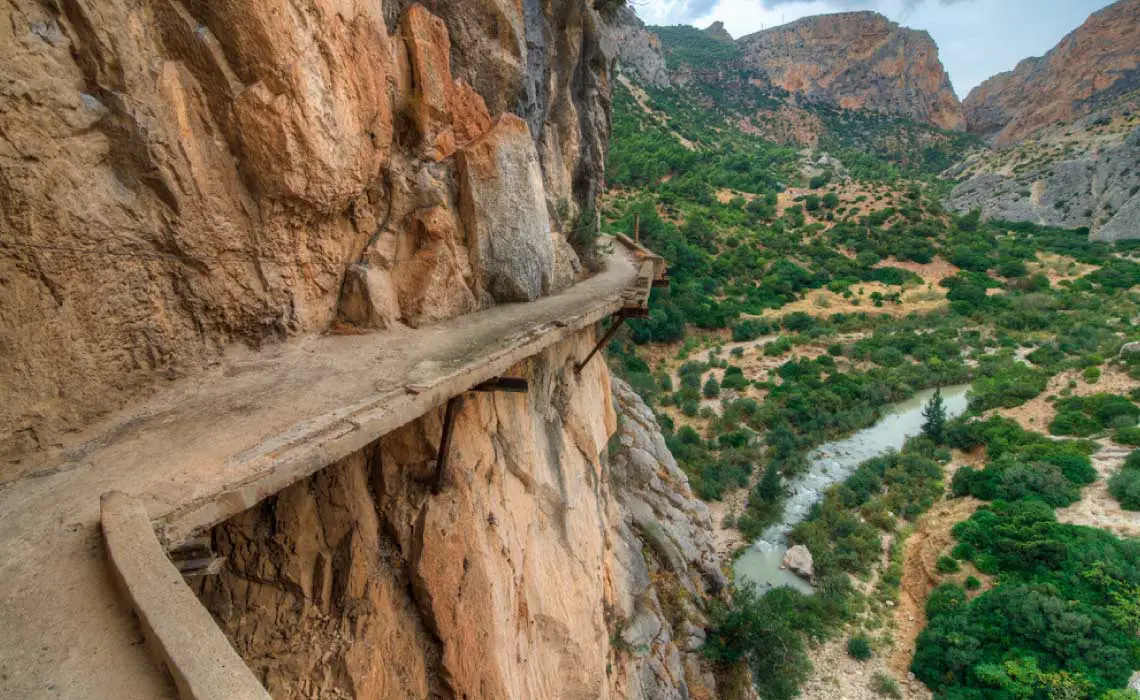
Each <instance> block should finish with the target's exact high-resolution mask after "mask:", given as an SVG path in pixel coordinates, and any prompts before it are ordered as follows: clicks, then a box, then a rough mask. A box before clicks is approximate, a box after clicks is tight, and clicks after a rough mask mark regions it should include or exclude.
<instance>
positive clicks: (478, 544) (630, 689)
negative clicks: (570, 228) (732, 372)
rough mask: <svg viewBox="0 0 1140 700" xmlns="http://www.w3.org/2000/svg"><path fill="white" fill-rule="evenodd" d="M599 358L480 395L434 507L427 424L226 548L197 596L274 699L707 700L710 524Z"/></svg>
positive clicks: (352, 463)
mask: <svg viewBox="0 0 1140 700" xmlns="http://www.w3.org/2000/svg"><path fill="white" fill-rule="evenodd" d="M590 341H591V338H590V337H587V336H586V335H583V336H579V337H578V338H577V339H576V340H573V341H568V342H566V343H563V344H562V345H559V346H556V347H554V348H552V349H550V350H548V351H547V352H546V353H544V354H543V355H541V356H539V357H535V358H533V359H532V360H530V361H528V362H526V363H524V364H523V365H521V366H519V367H516V368H514V369H513V370H512V372H511V374H512V375H514V376H525V377H527V378H528V379H529V380H530V386H531V390H530V393H529V394H527V395H518V394H501V395H488V394H479V395H471V397H470V398H469V399H467V401H466V402H465V404H464V405H463V407H462V409H461V410H460V412H459V414H458V419H457V421H456V424H455V430H454V433H453V437H452V440H453V441H452V446H451V451H450V460H449V465H448V469H447V473H446V474H445V475H444V479H443V480H442V482H441V483H440V487H439V488H438V490H436V491H433V487H434V486H435V485H436V483H437V482H436V474H435V469H434V465H435V459H436V456H437V454H436V451H437V449H438V440H439V434H440V429H441V426H440V417H439V416H438V415H432V416H428V417H426V418H425V419H422V420H418V421H415V422H413V423H411V424H409V425H408V426H405V427H404V428H402V429H400V430H399V431H397V432H395V433H392V434H390V435H388V436H386V437H384V438H382V439H381V440H380V441H379V442H377V443H376V444H374V445H372V446H371V447H369V448H368V449H366V450H365V451H363V452H361V453H359V454H357V455H354V456H353V457H351V458H349V459H346V460H343V461H342V462H340V463H338V464H335V465H333V466H331V467H330V468H328V469H326V470H324V471H322V472H320V473H318V474H317V475H315V476H314V477H312V478H310V479H308V480H306V481H304V482H302V483H299V484H297V485H295V486H293V487H291V488H289V489H288V490H286V491H284V492H282V493H280V494H278V495H277V496H275V497H273V498H271V499H269V500H268V501H266V502H265V503H263V504H262V505H261V506H259V507H257V508H255V509H254V510H251V511H249V512H247V513H246V514H245V515H243V516H241V517H239V518H237V519H235V520H234V521H231V522H230V523H227V524H224V525H222V526H219V527H218V528H217V529H216V530H215V532H214V540H215V546H216V548H217V551H218V552H219V553H221V554H223V555H225V556H226V557H227V567H226V569H225V571H224V572H223V573H222V574H221V575H220V576H218V577H215V578H210V579H207V580H206V581H205V583H204V584H202V586H201V590H200V596H201V598H202V600H203V602H204V603H205V604H206V605H207V606H208V607H209V608H210V610H211V611H212V612H213V613H214V615H215V616H216V617H217V619H218V620H219V622H220V624H221V625H222V626H223V628H224V629H225V631H226V632H227V634H228V635H229V636H230V638H231V639H232V641H233V642H234V645H235V647H236V648H237V649H238V650H239V652H240V653H241V654H242V655H243V656H244V657H245V659H246V660H247V663H249V665H250V666H251V668H253V669H254V671H255V673H257V674H258V675H259V676H260V677H261V678H262V679H263V680H264V682H265V683H266V686H267V688H268V689H269V690H270V692H271V693H272V694H273V695H274V697H276V698H281V699H285V698H354V699H359V700H364V699H366V698H377V699H380V698H385V699H387V698H397V697H400V698H485V699H488V700H489V699H493V698H526V699H527V700H532V699H533V700H540V699H541V698H583V699H586V698H589V699H590V700H595V699H597V698H644V699H646V700H649V699H657V698H660V699H666V698H668V699H673V698H678V699H679V698H689V697H710V693H711V692H712V685H713V681H712V679H711V678H709V677H708V676H707V673H706V672H705V670H704V669H703V668H702V665H701V661H700V657H699V655H697V654H695V653H694V652H695V651H696V650H697V648H698V647H699V646H700V645H701V643H702V642H703V637H704V635H703V630H702V627H701V625H702V622H703V617H702V612H701V609H702V604H703V600H704V598H705V596H706V595H708V594H711V593H713V592H715V591H716V590H717V589H718V588H719V587H720V585H721V584H722V578H721V574H720V571H719V568H718V563H717V559H716V554H715V550H714V548H713V545H712V542H711V541H710V539H709V535H708V532H709V521H708V519H709V515H708V511H707V509H706V508H705V506H704V505H703V504H701V503H700V502H699V501H697V500H696V499H695V498H694V497H693V496H692V494H691V492H690V491H689V489H688V482H687V480H686V479H685V476H684V474H683V473H682V472H681V471H680V470H679V469H677V467H676V465H675V463H673V461H672V458H671V457H670V456H669V453H668V451H667V450H666V449H665V446H664V441H663V439H662V437H661V434H660V432H659V430H658V429H657V426H656V424H655V422H654V421H653V418H652V414H651V412H650V411H649V410H648V408H647V407H646V406H645V405H644V403H642V402H641V400H640V399H639V398H637V396H636V395H635V394H633V392H632V391H631V390H630V389H629V388H628V387H626V386H624V385H622V384H621V383H620V382H617V381H616V380H615V381H614V384H613V387H612V398H611V385H610V384H611V382H610V378H609V374H608V372H607V370H606V368H605V366H604V364H602V363H600V362H595V363H593V364H591V365H590V366H589V367H587V368H586V369H585V370H584V371H583V372H582V374H581V376H580V377H579V376H577V375H576V374H575V372H574V370H573V363H574V361H575V360H576V359H577V358H578V357H580V356H581V355H582V353H584V352H585V351H587V350H588V348H589V345H590ZM615 431H616V435H614V433H615ZM611 435H614V437H613V439H612V440H611ZM607 445H608V447H607Z"/></svg>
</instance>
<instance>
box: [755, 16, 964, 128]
mask: <svg viewBox="0 0 1140 700" xmlns="http://www.w3.org/2000/svg"><path fill="white" fill-rule="evenodd" d="M737 46H739V47H740V51H741V57H742V62H743V65H744V66H745V67H746V68H747V69H749V70H751V71H754V72H755V74H756V77H757V78H758V79H759V80H762V81H763V82H765V83H767V84H769V85H772V86H774V87H777V88H781V89H783V90H786V91H788V92H790V93H793V94H798V95H802V96H803V97H804V98H806V99H807V100H809V101H812V102H818V103H822V104H827V105H831V106H834V107H841V108H844V109H865V110H870V111H875V112H882V113H884V114H890V115H893V116H900V117H906V118H909V119H913V120H915V121H919V122H926V123H928V124H933V125H935V126H939V127H942V128H943V129H953V130H958V131H961V130H964V129H965V125H966V121H965V117H964V115H963V113H962V105H961V104H960V103H959V102H958V97H957V96H956V95H955V94H954V90H953V88H952V87H951V85H950V77H949V76H948V75H947V74H946V70H945V69H944V68H943V66H942V61H941V60H940V59H939V58H938V46H937V45H936V44H935V43H934V40H933V39H931V38H930V35H929V34H927V33H926V32H922V31H915V30H913V29H908V28H906V27H901V26H899V25H898V24H896V23H894V22H891V21H890V20H888V19H887V18H886V17H883V16H882V15H880V14H878V13H875V12H844V13H837V14H831V15H820V16H817V17H806V18H804V19H801V20H797V21H795V22H791V23H789V24H786V25H783V26H779V27H773V28H772V29H766V30H764V31H761V32H757V33H755V34H751V35H749V36H746V37H742V38H741V39H738V40H737Z"/></svg>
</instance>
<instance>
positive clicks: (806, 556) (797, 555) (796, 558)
mask: <svg viewBox="0 0 1140 700" xmlns="http://www.w3.org/2000/svg"><path fill="white" fill-rule="evenodd" d="M784 568H786V569H788V570H789V571H791V572H792V573H794V574H796V575H798V576H802V577H804V578H806V579H807V580H809V581H810V580H812V579H813V578H815V560H814V559H813V558H812V556H811V550H809V549H808V548H807V547H805V546H803V545H802V544H797V545H796V546H795V547H792V548H791V549H789V550H788V553H787V554H785V555H784Z"/></svg>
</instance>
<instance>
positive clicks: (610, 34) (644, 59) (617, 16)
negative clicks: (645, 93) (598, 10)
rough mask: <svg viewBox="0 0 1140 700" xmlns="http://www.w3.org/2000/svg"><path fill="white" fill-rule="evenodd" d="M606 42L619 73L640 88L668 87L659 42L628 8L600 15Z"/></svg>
mask: <svg viewBox="0 0 1140 700" xmlns="http://www.w3.org/2000/svg"><path fill="white" fill-rule="evenodd" d="M603 21H604V23H605V28H606V30H605V35H606V40H607V42H608V43H609V45H610V46H611V47H612V48H611V52H612V53H614V54H616V55H617V57H618V60H617V63H618V67H619V68H620V70H621V71H622V72H623V73H625V74H626V75H627V76H628V77H630V78H631V79H633V80H634V81H635V82H637V83H638V84H640V85H650V86H653V87H656V88H664V87H669V69H668V68H666V66H665V57H664V56H663V55H662V54H661V40H660V39H659V38H658V37H657V35H656V34H654V33H653V32H651V31H649V30H648V29H646V28H645V24H644V23H643V22H642V21H641V20H640V19H639V18H638V17H637V15H636V14H635V13H634V11H633V10H632V9H630V8H629V7H625V6H623V7H620V8H618V9H617V10H616V11H615V12H614V13H613V14H612V15H611V16H608V17H606V16H603Z"/></svg>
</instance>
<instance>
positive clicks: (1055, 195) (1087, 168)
mask: <svg viewBox="0 0 1140 700" xmlns="http://www.w3.org/2000/svg"><path fill="white" fill-rule="evenodd" d="M1136 163H1140V127H1138V128H1136V129H1134V130H1133V131H1132V133H1131V134H1130V135H1129V136H1128V137H1127V138H1126V139H1124V141H1123V142H1121V143H1119V144H1117V145H1107V146H1104V147H1101V148H1100V149H1099V150H1095V151H1090V152H1088V153H1086V154H1083V155H1078V156H1076V157H1074V158H1071V159H1069V160H1065V161H1053V162H1038V163H1037V164H1036V165H1034V166H1032V167H1030V168H1029V169H1027V170H1024V171H1023V172H1020V173H1015V174H1012V175H1002V174H997V173H986V174H983V175H978V176H975V177H972V178H970V179H969V180H966V181H965V182H963V183H961V184H960V185H958V186H957V187H955V188H954V190H953V191H952V192H951V193H950V195H949V197H948V198H947V200H946V205H947V207H948V208H950V209H952V210H954V211H957V212H968V211H970V210H972V209H978V210H980V211H981V212H982V216H983V217H985V218H987V219H1003V220H1006V221H1029V222H1032V223H1035V224H1040V225H1044V226H1056V227H1060V228H1080V227H1082V226H1087V227H1088V228H1089V229H1090V231H1091V232H1092V235H1091V239H1092V240H1096V241H1118V240H1128V239H1135V238H1140V168H1138V167H1136ZM948 174H949V175H950V176H953V175H954V172H953V171H951V172H949V173H948Z"/></svg>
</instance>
